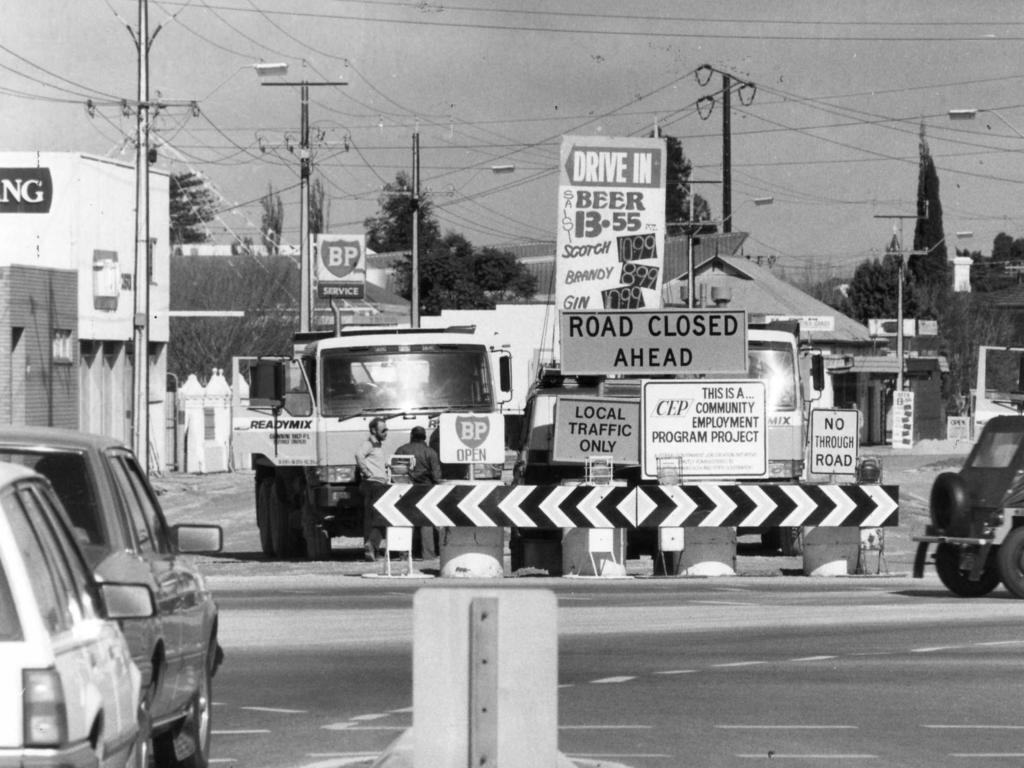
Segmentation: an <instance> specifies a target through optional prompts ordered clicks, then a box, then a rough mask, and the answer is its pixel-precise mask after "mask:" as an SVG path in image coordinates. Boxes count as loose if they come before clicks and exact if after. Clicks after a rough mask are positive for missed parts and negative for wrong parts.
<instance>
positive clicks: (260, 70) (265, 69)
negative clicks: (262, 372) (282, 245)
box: [253, 63, 348, 333]
mask: <svg viewBox="0 0 1024 768" xmlns="http://www.w3.org/2000/svg"><path fill="white" fill-rule="evenodd" d="M253 69H255V70H256V74H258V75H260V76H263V75H283V74H286V73H287V72H288V65H287V64H285V63H269V64H263V63H260V64H254V65H253ZM260 85H274V86H285V85H287V86H295V85H297V86H299V87H300V88H301V89H302V91H301V94H302V105H301V111H300V114H299V117H300V125H301V133H300V136H301V138H300V141H299V282H300V283H301V286H300V291H299V330H300V331H302V332H303V333H305V332H307V331H309V330H310V319H311V315H312V306H313V297H312V293H313V278H312V265H311V264H310V263H309V177H310V176H311V175H312V174H313V159H312V154H311V153H310V151H309V88H310V86H338V85H348V81H347V80H345V79H344V78H339V79H338V80H330V81H320V82H312V83H311V82H309V81H307V80H298V81H288V80H274V81H267V82H262V83H260Z"/></svg>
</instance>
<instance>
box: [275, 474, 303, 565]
mask: <svg viewBox="0 0 1024 768" xmlns="http://www.w3.org/2000/svg"><path fill="white" fill-rule="evenodd" d="M267 500H268V504H267V517H268V518H269V523H270V525H269V526H268V527H269V529H270V541H271V545H272V546H273V548H274V554H275V555H277V556H278V557H280V558H282V559H286V558H289V557H295V555H296V554H297V553H298V549H297V547H296V546H295V543H296V539H297V538H298V537H297V536H296V535H295V532H294V531H292V529H291V525H290V524H289V517H290V514H289V512H290V510H289V509H288V505H287V504H285V503H284V502H283V501H281V499H280V498H279V497H278V495H277V490H276V489H275V488H274V484H273V482H271V483H270V493H268V494H267Z"/></svg>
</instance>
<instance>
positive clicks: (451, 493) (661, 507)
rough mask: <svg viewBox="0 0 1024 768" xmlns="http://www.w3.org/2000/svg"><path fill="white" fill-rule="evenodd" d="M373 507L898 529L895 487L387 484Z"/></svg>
mask: <svg viewBox="0 0 1024 768" xmlns="http://www.w3.org/2000/svg"><path fill="white" fill-rule="evenodd" d="M374 507H375V509H376V511H377V514H378V518H377V520H376V522H377V524H378V525H388V526H418V525H432V526H435V527H439V528H440V527H456V528H462V527H496V526H497V527H507V526H516V527H519V528H697V527H701V528H729V527H733V528H772V527H801V526H815V527H856V528H883V527H893V526H896V525H898V524H899V486H896V485H854V484H848V485H814V484H800V485H794V484H786V485H783V484H778V485H773V484H771V483H759V484H734V485H733V484H720V483H693V484H689V485H642V486H634V487H628V486H617V485H594V486H590V485H518V486H505V485H470V484H452V485H435V486H423V485H393V486H391V487H390V488H389V489H388V490H387V491H386V492H385V493H384V494H383V495H382V496H381V497H380V498H379V499H378V500H377V502H376V504H375V505H374Z"/></svg>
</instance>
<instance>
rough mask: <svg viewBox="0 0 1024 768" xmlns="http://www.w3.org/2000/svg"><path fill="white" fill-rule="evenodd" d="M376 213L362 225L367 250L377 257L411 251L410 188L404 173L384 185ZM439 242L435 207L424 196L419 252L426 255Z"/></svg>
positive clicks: (438, 227)
mask: <svg viewBox="0 0 1024 768" xmlns="http://www.w3.org/2000/svg"><path fill="white" fill-rule="evenodd" d="M377 206H378V211H377V215H376V216H370V217H368V218H367V219H365V220H364V221H363V227H364V228H365V229H366V247H367V248H369V249H370V250H372V251H376V252H377V253H390V252H393V251H409V250H412V214H413V200H412V187H411V185H410V182H409V177H408V175H407V174H406V173H405V172H404V171H399V172H398V173H397V174H396V175H395V182H394V183H393V184H385V185H384V189H383V190H381V193H380V195H379V196H378V197H377ZM440 239H441V226H440V225H439V224H438V223H437V219H436V218H435V216H434V204H433V201H432V200H431V197H430V194H429V193H427V192H425V193H422V194H421V195H420V199H419V252H420V253H426V252H427V251H429V250H430V248H431V247H432V246H433V245H434V244H435V243H436V242H437V241H438V240H440Z"/></svg>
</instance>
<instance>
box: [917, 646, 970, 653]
mask: <svg viewBox="0 0 1024 768" xmlns="http://www.w3.org/2000/svg"><path fill="white" fill-rule="evenodd" d="M962 647H963V646H957V645H934V646H931V647H930V648H927V647H926V648H911V649H910V652H911V653H935V652H936V651H953V650H956V649H957V648H962Z"/></svg>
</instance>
